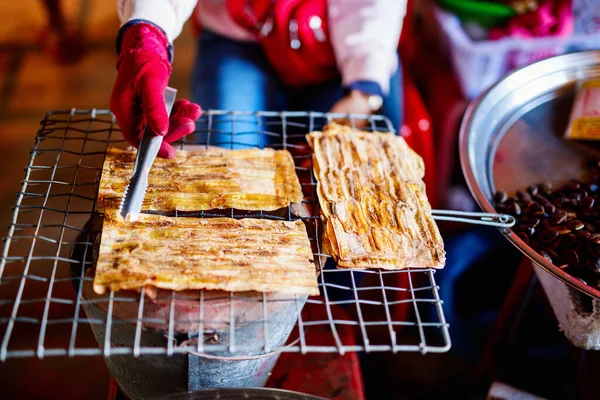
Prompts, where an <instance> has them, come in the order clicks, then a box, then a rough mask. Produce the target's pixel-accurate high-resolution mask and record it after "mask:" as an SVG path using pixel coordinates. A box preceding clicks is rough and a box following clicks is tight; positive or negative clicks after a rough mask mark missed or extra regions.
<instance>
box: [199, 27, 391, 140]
mask: <svg viewBox="0 0 600 400" xmlns="http://www.w3.org/2000/svg"><path fill="white" fill-rule="evenodd" d="M390 88H391V89H390V92H389V93H388V94H387V95H386V96H385V97H384V101H383V109H382V114H383V115H385V116H386V117H388V118H389V119H390V121H391V122H392V125H393V126H394V128H395V129H396V131H398V128H399V126H400V122H401V120H402V104H401V101H402V100H401V99H402V97H401V73H400V68H398V70H397V71H396V73H395V74H394V75H393V76H392V78H391V79H390ZM342 97H343V88H342V84H341V80H340V79H339V78H337V79H332V80H330V81H327V82H325V83H322V84H318V85H310V86H306V87H302V88H293V87H289V86H286V85H285V84H283V83H282V82H281V80H280V79H279V78H278V76H277V73H276V72H275V70H274V69H273V67H271V65H270V64H269V62H268V61H267V58H266V57H265V55H264V53H263V51H262V49H261V48H260V46H259V45H258V44H256V43H247V42H238V41H234V40H231V39H228V38H226V37H223V36H220V35H218V34H216V33H213V32H211V31H206V30H205V31H203V32H202V35H201V38H200V41H199V44H198V55H197V57H196V63H195V66H194V71H193V75H192V99H193V101H194V102H196V103H198V104H200V105H201V106H202V108H203V109H206V110H207V109H220V110H237V111H261V110H266V111H284V110H295V111H320V112H327V111H329V110H330V109H331V107H332V106H333V105H334V104H335V103H336V102H337V101H338V100H339V99H341V98H342ZM257 124H258V121H256V119H255V118H254V120H252V118H249V117H248V118H246V119H245V120H244V121H242V122H241V123H240V125H237V126H236V128H237V129H236V131H237V132H238V133H239V132H240V131H241V132H242V133H241V134H236V135H235V138H233V137H232V136H231V122H230V121H228V122H224V121H223V122H221V123H219V122H217V123H215V124H213V128H214V129H216V130H217V132H215V133H213V134H212V136H211V138H210V143H211V144H214V145H221V146H223V147H229V148H245V147H255V146H256V147H264V146H266V145H269V144H272V143H269V141H268V140H267V139H266V138H265V137H264V136H263V135H257V134H256V131H257V130H258V128H257ZM199 129H202V127H199ZM304 133H306V132H304ZM259 136H260V137H259Z"/></svg>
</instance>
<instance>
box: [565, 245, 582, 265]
mask: <svg viewBox="0 0 600 400" xmlns="http://www.w3.org/2000/svg"><path fill="white" fill-rule="evenodd" d="M563 258H564V260H565V261H566V262H567V264H569V265H571V266H572V265H577V264H579V255H578V254H577V252H575V251H574V250H570V249H569V250H566V251H565V253H564V255H563Z"/></svg>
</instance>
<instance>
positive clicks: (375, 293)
mask: <svg viewBox="0 0 600 400" xmlns="http://www.w3.org/2000/svg"><path fill="white" fill-rule="evenodd" d="M336 117H340V116H339V115H335V114H324V113H316V112H310V113H306V112H257V113H244V112H227V111H213V110H211V111H207V112H205V114H204V115H203V116H202V118H201V120H200V121H199V124H198V127H199V129H198V131H197V132H195V133H194V134H193V135H190V136H189V137H187V138H186V139H185V140H184V141H182V142H181V144H180V145H181V146H188V145H191V144H194V145H196V146H197V145H198V144H199V143H200V144H201V145H203V146H208V145H212V144H214V143H213V142H211V137H215V136H217V135H215V133H217V134H219V135H218V136H219V137H221V138H222V135H220V134H222V133H223V132H225V131H228V132H231V133H232V134H231V139H230V143H225V144H224V143H218V144H219V145H220V146H221V147H228V146H231V148H233V147H234V146H237V144H236V143H237V142H236V140H237V138H239V137H243V136H244V135H255V136H256V137H261V136H262V137H268V138H269V139H270V146H271V147H274V148H282V149H288V150H290V151H291V152H292V154H293V157H294V160H295V163H296V172H297V174H298V176H299V179H300V181H301V184H302V186H303V192H304V196H305V200H304V204H303V207H300V208H299V209H293V207H288V208H286V209H283V210H279V211H278V212H274V213H267V212H260V211H258V212H248V211H243V212H240V211H236V210H212V211H206V212H200V213H197V214H196V215H197V216H201V217H232V218H248V217H252V218H263V219H285V220H295V219H298V218H300V219H302V220H303V221H304V222H305V224H306V226H307V230H308V232H309V238H310V241H311V245H312V247H313V251H314V255H315V260H316V263H317V268H318V271H319V287H320V289H321V296H316V297H309V298H307V297H306V296H289V295H288V296H281V295H272V294H256V293H250V294H249V293H226V292H216V293H215V292H209V291H196V292H194V293H195V294H194V297H190V295H189V293H188V294H181V293H176V292H171V291H168V292H166V291H162V292H160V293H159V294H158V297H156V298H155V299H154V300H149V299H148V298H147V297H146V296H145V293H144V290H142V291H141V293H139V294H134V295H132V294H131V293H129V294H124V293H122V292H117V293H114V292H110V293H109V294H107V295H105V296H98V295H95V294H94V293H93V291H91V290H90V289H89V288H90V287H91V282H92V280H93V275H91V274H90V270H89V268H90V267H92V266H93V264H94V258H93V252H94V243H95V241H96V240H97V239H96V238H97V234H98V232H99V229H100V227H101V223H100V221H101V217H102V216H101V215H100V214H98V213H97V211H96V197H97V190H98V183H99V179H100V171H101V169H102V164H103V161H104V157H105V152H106V148H107V147H108V146H109V145H110V146H120V147H125V146H126V143H125V142H124V141H123V140H122V137H121V135H120V133H119V130H118V127H117V125H116V123H115V119H114V117H113V115H112V114H111V113H110V112H109V111H108V110H96V109H93V110H77V109H72V110H68V111H54V112H50V113H48V114H47V115H46V117H45V118H44V120H43V121H42V122H41V128H40V130H39V132H38V134H37V136H36V138H35V145H34V148H33V150H32V152H31V158H30V160H29V164H28V165H27V166H26V167H25V180H24V181H23V184H22V188H21V191H20V192H19V194H18V199H17V203H16V205H15V208H14V214H13V218H12V221H11V223H10V226H9V232H8V236H7V237H6V239H5V246H4V250H3V253H2V258H1V260H0V332H2V336H1V337H2V340H1V342H0V360H1V361H5V360H7V359H9V358H14V357H37V358H44V357H49V356H69V357H74V356H92V355H103V356H104V357H106V360H107V365H108V366H109V369H110V370H111V372H112V373H113V375H115V376H116V377H117V379H119V376H120V377H121V378H122V379H120V380H119V382H120V384H121V386H122V387H123V386H124V385H125V386H127V387H125V392H126V393H128V394H130V395H131V396H132V397H138V396H147V395H149V394H150V393H154V394H155V395H158V394H165V393H169V392H173V391H175V390H187V389H190V390H194V389H198V388H199V387H202V386H203V387H206V386H213V387H214V386H260V385H262V384H264V382H265V380H266V377H267V376H268V372H269V370H270V368H271V367H272V366H273V364H274V362H275V361H276V359H277V355H278V354H279V353H281V352H301V353H308V352H330V353H331V352H335V353H339V354H344V353H346V352H356V351H365V352H383V351H385V352H388V351H389V352H394V353H396V352H421V353H423V354H426V353H442V352H446V351H448V350H449V349H450V347H451V342H450V337H449V332H448V324H447V322H446V320H445V317H444V313H443V309H442V301H441V300H440V297H439V294H438V290H439V288H438V286H437V284H436V282H435V270H433V269H411V270H400V271H358V270H337V269H335V268H329V267H327V266H326V265H325V264H326V262H327V257H328V256H327V255H326V254H324V253H323V252H322V251H321V247H320V241H319V237H320V232H321V229H322V227H321V221H320V217H319V215H320V212H319V203H318V200H317V195H316V182H315V179H314V176H313V174H312V154H311V153H310V151H309V149H308V148H307V146H306V141H305V135H306V133H307V132H309V131H311V130H315V129H319V128H321V127H322V126H323V125H324V124H325V123H328V122H330V121H332V119H334V118H336ZM345 117H348V116H347V115H345ZM361 118H362V119H364V118H367V117H361V116H350V121H351V123H352V124H354V123H355V122H356V121H357V120H359V119H361ZM366 122H367V128H366V129H367V130H371V131H393V128H392V127H391V125H390V123H389V121H388V120H387V119H385V118H384V117H381V116H372V117H368V118H367V120H366ZM257 132H258V135H257ZM242 142H243V144H247V142H248V141H247V140H243V141H242ZM256 145H258V146H259V147H260V146H261V145H262V144H261V142H260V141H258V140H257V143H256ZM434 214H435V215H436V218H437V219H442V220H455V219H456V218H457V216H458V217H461V218H462V220H464V218H467V221H468V220H469V218H473V222H475V223H483V224H487V225H496V226H498V225H499V226H510V224H512V223H514V220H512V221H511V220H510V219H507V217H498V216H496V215H481V214H461V213H457V212H444V211H436V212H435V213H434ZM459 220H461V219H460V218H459ZM340 277H341V278H343V279H340ZM335 293H337V294H335ZM334 294H335V295H334ZM340 294H341V295H340ZM304 305H309V306H310V307H306V308H305V307H304ZM307 308H310V312H309V310H307ZM338 308H343V309H345V310H346V312H345V313H344V314H343V315H342V316H340V314H339V313H337V312H336V309H338ZM54 315H58V317H54ZM59 325H62V326H64V325H67V326H68V327H69V328H70V335H69V337H68V338H67V337H65V338H62V340H59V341H58V342H59V344H55V343H50V342H48V340H47V337H48V336H52V331H53V330H54V329H55V327H57V326H59ZM83 325H90V326H91V327H92V330H93V332H94V335H95V337H96V339H97V341H98V343H99V346H90V345H89V344H87V343H85V341H84V340H82V339H81V335H79V333H80V332H81V330H82V329H83V328H82V326H83ZM314 327H327V328H328V332H329V337H328V338H325V340H319V342H318V343H313V342H311V341H310V338H309V337H308V336H307V335H306V331H307V330H309V329H313V328H314ZM345 329H352V330H355V332H356V334H357V338H358V339H357V341H354V340H353V341H352V342H350V341H348V340H347V336H344V335H341V334H340V331H341V330H345ZM401 330H402V333H401V334H400V331H401ZM31 332H36V333H37V334H36V335H35V337H33V338H32V335H31ZM290 335H291V336H290ZM288 336H290V338H289V340H288V341H287V342H286V339H288ZM132 356H133V357H132ZM164 356H169V357H170V358H166V357H164ZM236 365H237V366H236ZM224 366H225V367H224ZM149 368H150V369H154V370H156V371H159V372H160V373H159V374H154V375H152V374H150V375H148V374H146V377H145V379H141V378H140V377H141V376H142V375H143V374H142V373H141V372H140V371H142V370H143V371H147V370H148V369H149ZM219 368H220V369H219ZM209 371H212V372H209ZM215 371H217V372H215ZM248 371H250V373H249V372H248ZM241 372H244V373H241ZM186 376H187V378H186ZM207 376H208V378H207ZM240 377H241V378H240ZM173 381H176V382H173ZM165 382H168V384H165ZM166 386H167V387H166ZM150 389H152V390H150ZM140 390H141V391H140ZM149 390H150V391H149Z"/></svg>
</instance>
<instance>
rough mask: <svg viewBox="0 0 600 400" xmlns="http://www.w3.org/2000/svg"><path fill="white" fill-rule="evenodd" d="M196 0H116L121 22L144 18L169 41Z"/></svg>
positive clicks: (171, 40) (178, 32) (173, 38)
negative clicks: (160, 30)
mask: <svg viewBox="0 0 600 400" xmlns="http://www.w3.org/2000/svg"><path fill="white" fill-rule="evenodd" d="M196 3H197V0H117V10H118V12H119V18H120V19H121V24H125V23H126V22H128V21H131V20H134V19H145V20H147V21H150V22H152V23H153V24H155V25H156V26H158V27H159V28H161V29H162V30H163V31H165V33H166V34H167V38H168V39H169V42H170V43H173V40H175V39H176V38H177V36H179V34H180V33H181V29H182V28H183V24H185V21H187V20H188V18H189V17H190V16H191V15H192V12H194V7H196Z"/></svg>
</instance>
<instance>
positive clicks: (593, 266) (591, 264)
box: [587, 258, 600, 274]
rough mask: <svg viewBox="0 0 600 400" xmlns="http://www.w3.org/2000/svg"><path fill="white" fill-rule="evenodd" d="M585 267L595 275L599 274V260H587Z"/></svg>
mask: <svg viewBox="0 0 600 400" xmlns="http://www.w3.org/2000/svg"><path fill="white" fill-rule="evenodd" d="M587 267H588V268H589V269H590V271H592V272H593V273H595V274H600V258H594V259H593V260H588V262H587Z"/></svg>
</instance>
